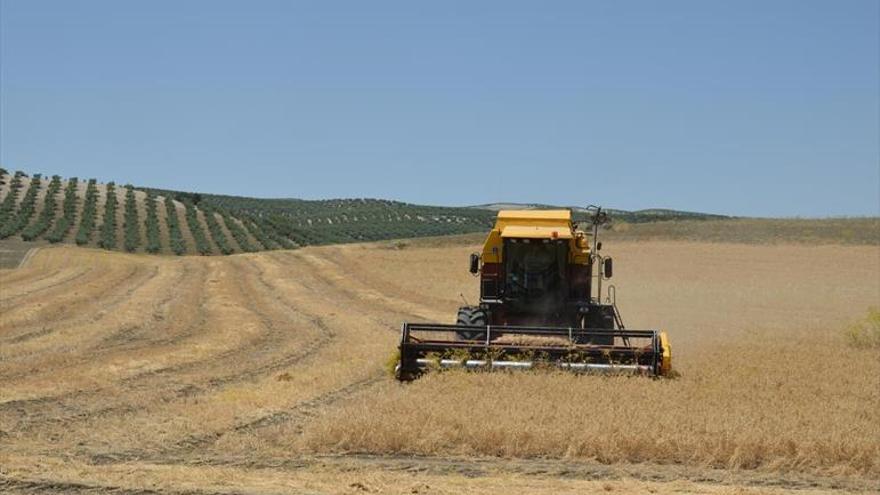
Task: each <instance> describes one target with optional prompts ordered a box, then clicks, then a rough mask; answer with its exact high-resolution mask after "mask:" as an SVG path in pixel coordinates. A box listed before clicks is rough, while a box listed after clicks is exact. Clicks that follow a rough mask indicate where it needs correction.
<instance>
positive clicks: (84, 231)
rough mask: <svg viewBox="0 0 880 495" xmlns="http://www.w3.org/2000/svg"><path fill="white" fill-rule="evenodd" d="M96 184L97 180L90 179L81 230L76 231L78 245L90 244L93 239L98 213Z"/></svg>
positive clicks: (80, 223) (80, 224)
mask: <svg viewBox="0 0 880 495" xmlns="http://www.w3.org/2000/svg"><path fill="white" fill-rule="evenodd" d="M95 182H96V181H95V179H89V185H88V187H86V199H85V202H84V203H83V211H82V218H80V221H79V229H78V230H77V231H76V243H77V244H79V245H80V246H82V245H83V244H88V243H89V239H91V238H92V230H94V229H95V217H96V216H97V213H98V186H97V184H96V183H95Z"/></svg>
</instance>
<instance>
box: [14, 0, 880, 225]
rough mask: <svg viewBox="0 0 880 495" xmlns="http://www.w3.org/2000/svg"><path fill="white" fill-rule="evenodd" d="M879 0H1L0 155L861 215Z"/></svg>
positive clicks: (870, 175)
mask: <svg viewBox="0 0 880 495" xmlns="http://www.w3.org/2000/svg"><path fill="white" fill-rule="evenodd" d="M878 5H880V2H878V1H877V0H867V1H859V0H842V1H832V0H828V1H821V2H816V1H804V0H792V1H768V0H762V1H752V2H749V1H705V0H700V1H669V2H659V1H610V0H609V1H605V2H587V1H571V2H563V1H550V2H539V1H532V2H515V1H498V2H490V1H482V2H474V1H457V2H454V1H442V2H441V1H435V2H415V1H400V2H379V1H370V2H366V1H351V2H339V1H310V2H305V1H302V2H295V1H243V0H242V1H238V2H221V1H156V0H149V1H147V0H143V1H137V2H135V1H106V2H98V1H82V0H80V1H54V2H48V1H40V0H0V16H2V21H0V29H2V35H0V36H2V38H0V42H2V48H0V57H2V58H0V105H2V107H0V125H2V128H0V146H2V148H0V163H2V165H3V166H4V167H6V168H10V169H19V168H21V169H25V170H28V171H30V172H44V173H50V174H52V173H58V174H61V175H64V176H71V175H76V176H79V177H97V178H98V179H99V180H104V181H107V180H115V181H117V182H122V183H125V182H131V183H134V184H137V185H144V186H155V187H164V188H174V189H183V190H198V191H205V192H216V193H228V194H239V195H249V196H257V197H300V198H331V197H379V198H390V199H398V200H403V201H410V202H415V203H427V204H442V205H467V204H476V203H485V202H495V201H517V202H544V203H557V204H572V205H576V204H585V203H602V204H605V205H607V206H612V207H618V208H627V209H636V208H647V207H670V208H679V209H687V210H700V211H709V212H718V213H728V214H739V215H759V216H795V215H801V216H827V215H877V214H878V213H880V212H878V209H880V142H878V140H880V137H878V136H880V95H878V93H880V74H878V73H880V53H878V51H880V39H878V30H880V28H878V24H880V7H878Z"/></svg>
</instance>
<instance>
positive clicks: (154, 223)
mask: <svg viewBox="0 0 880 495" xmlns="http://www.w3.org/2000/svg"><path fill="white" fill-rule="evenodd" d="M146 206H147V219H146V220H145V221H144V226H145V227H146V230H147V252H148V253H153V254H156V253H158V252H159V251H160V250H162V243H161V242H160V241H159V215H158V214H157V213H156V193H154V192H153V191H147V205H146Z"/></svg>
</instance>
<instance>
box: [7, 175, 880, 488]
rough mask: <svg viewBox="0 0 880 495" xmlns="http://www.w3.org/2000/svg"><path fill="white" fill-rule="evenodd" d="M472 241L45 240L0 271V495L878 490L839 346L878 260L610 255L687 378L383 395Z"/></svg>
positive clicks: (547, 378) (816, 255)
mask: <svg viewBox="0 0 880 495" xmlns="http://www.w3.org/2000/svg"><path fill="white" fill-rule="evenodd" d="M61 190H63V189H61ZM60 195H61V194H59V197H60ZM164 206H165V205H164V204H163V202H161V201H160V202H159V203H158V204H157V206H156V207H157V208H162V209H164ZM148 208H149V206H148ZM181 213H182V212H181ZM217 218H218V219H221V218H223V214H222V213H220V214H218V216H217ZM181 220H182V221H185V220H184V219H183V218H181ZM126 221H127V222H129V224H130V225H134V224H133V223H131V222H133V220H131V214H129V215H128V218H127V219H126ZM139 222H144V219H143V218H141V219H140V220H139ZM145 227H146V231H147V232H149V230H150V227H149V225H148V224H147V225H145ZM215 228H216V227H215ZM235 235H236V234H235V233H234V230H229V235H228V236H227V237H228V238H227V242H229V243H232V242H237V241H236V240H235V239H233V238H234V237H235ZM148 236H149V234H148ZM123 239H124V238H123ZM473 248H474V247H473V246H445V247H424V245H417V244H413V245H409V244H394V245H388V244H372V245H348V246H330V247H318V248H304V249H299V250H295V251H273V252H268V253H253V254H242V255H236V256H230V257H209V258H202V257H182V258H179V257H167V256H143V255H136V254H127V253H120V252H114V253H110V252H106V251H102V250H96V249H82V248H76V247H71V246H55V247H45V248H42V249H40V251H39V252H37V253H36V254H35V255H34V256H33V257H32V258H31V259H30V260H29V261H28V262H27V263H26V264H25V266H24V267H22V268H20V269H15V270H0V314H2V318H0V380H2V381H3V383H4V387H3V388H2V389H0V438H2V442H3V445H4V448H3V451H2V454H0V465H2V466H3V468H2V470H0V489H4V490H7V491H20V492H30V491H37V492H39V491H59V492H90V493H91V492H102V491H107V492H111V491H122V492H125V491H129V490H130V491H137V490H144V489H147V490H153V491H155V492H157V493H176V492H179V491H188V492H198V493H202V492H204V493H227V492H236V493H241V492H245V493H274V492H278V491H291V490H292V491H302V492H316V491H318V492H325V491H326V492H331V493H353V492H359V491H364V490H367V491H391V492H395V493H396V492H406V493H411V492H412V490H416V493H461V492H463V491H468V492H473V493H481V492H484V493H489V492H493V491H496V490H498V489H501V488H504V489H519V490H526V491H528V492H537V493H541V491H542V490H545V491H548V492H550V491H554V492H560V491H561V492H571V493H585V492H591V491H597V492H606V491H620V492H629V491H647V490H653V491H654V492H658V493H667V492H668V493H672V492H677V491H687V490H690V491H703V492H711V493H748V492H749V490H751V489H752V488H754V489H755V490H761V491H762V492H765V491H766V492H771V493H772V492H774V491H785V490H788V489H799V490H802V491H801V493H809V492H810V490H816V492H824V491H829V490H833V489H837V490H845V491H860V490H866V491H867V490H869V489H870V487H872V486H876V483H877V482H878V480H880V464H878V461H877V459H878V458H880V447H878V445H880V426H878V424H880V417H878V414H880V413H878V412H877V411H878V410H880V391H878V390H880V382H878V378H877V377H878V375H880V354H878V352H880V351H878V350H877V349H872V348H854V347H850V346H848V345H847V342H846V340H845V338H844V336H843V328H844V326H845V325H846V323H847V321H849V320H851V319H854V318H857V317H859V316H861V315H862V314H864V311H865V309H866V308H867V306H868V305H870V304H872V303H875V302H876V301H877V300H878V299H880V282H878V277H877V274H878V273H880V265H878V262H880V257H878V250H877V248H876V247H829V246H826V247H807V246H773V247H755V246H730V245H710V244H686V243H658V244H640V243H631V244H620V245H616V246H614V251H615V252H614V254H615V257H616V258H617V264H618V268H617V270H616V272H617V273H616V279H615V283H616V284H617V285H618V286H619V287H620V296H619V297H620V303H621V309H622V311H623V313H624V318H625V319H626V321H627V323H628V326H630V327H648V326H660V327H664V328H667V329H668V330H669V331H670V333H671V335H672V338H673V345H674V352H675V366H676V368H677V369H678V370H679V371H680V372H681V374H682V376H681V377H680V378H678V379H675V380H663V381H655V380H648V379H627V378H603V377H572V376H568V375H564V376H556V375H553V374H544V373H538V374H530V375H519V374H501V375H486V374H479V373H470V374H468V373H445V374H441V375H433V376H430V377H427V378H425V379H423V380H420V381H418V382H416V383H413V384H410V385H407V386H403V385H399V384H397V383H396V382H394V381H393V380H392V379H391V378H390V377H389V376H388V374H387V372H386V371H385V368H386V362H387V360H388V358H389V356H390V355H391V354H392V349H393V348H394V346H395V344H396V340H397V331H398V329H399V325H400V322H401V321H404V320H428V321H432V320H433V321H449V320H450V319H451V317H452V316H453V315H454V312H455V308H456V307H457V306H458V305H459V303H460V299H461V298H460V296H459V294H460V293H462V294H463V296H464V297H465V298H466V299H469V300H473V299H475V290H476V287H475V282H474V280H473V279H472V278H471V276H470V275H469V274H468V273H467V272H466V266H465V264H466V263H465V262H466V259H467V254H468V253H469V252H470V251H472V250H473ZM816 259H820V260H825V261H828V260H832V261H831V262H826V263H812V262H811V260H816ZM805 266H810V267H811V269H810V270H805V269H804V267H805ZM425 273H430V274H432V275H431V276H430V277H429V278H428V279H426V278H425V277H424V276H422V274H425ZM780 357H781V358H780ZM817 361H822V363H823V365H822V367H820V366H818V365H817ZM353 453H357V455H354V454H353ZM405 455H414V456H416V457H409V458H407V457H404V456H405ZM536 457H540V458H542V460H540V461H538V460H516V459H525V458H530V459H534V458H536ZM504 459H508V460H504ZM634 463H637V464H634ZM719 469H732V471H724V472H722V471H719ZM565 473H567V474H565ZM681 478H684V480H681ZM749 487H752V488H749ZM551 489H552V490H551ZM739 490H745V491H739Z"/></svg>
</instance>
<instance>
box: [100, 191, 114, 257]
mask: <svg viewBox="0 0 880 495" xmlns="http://www.w3.org/2000/svg"><path fill="white" fill-rule="evenodd" d="M105 194H106V197H107V199H106V201H105V203H104V223H103V225H101V238H100V239H98V245H99V246H101V247H102V248H104V249H115V248H116V206H117V204H118V201H117V199H116V184H114V183H113V182H108V183H107V189H106V192H105Z"/></svg>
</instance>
